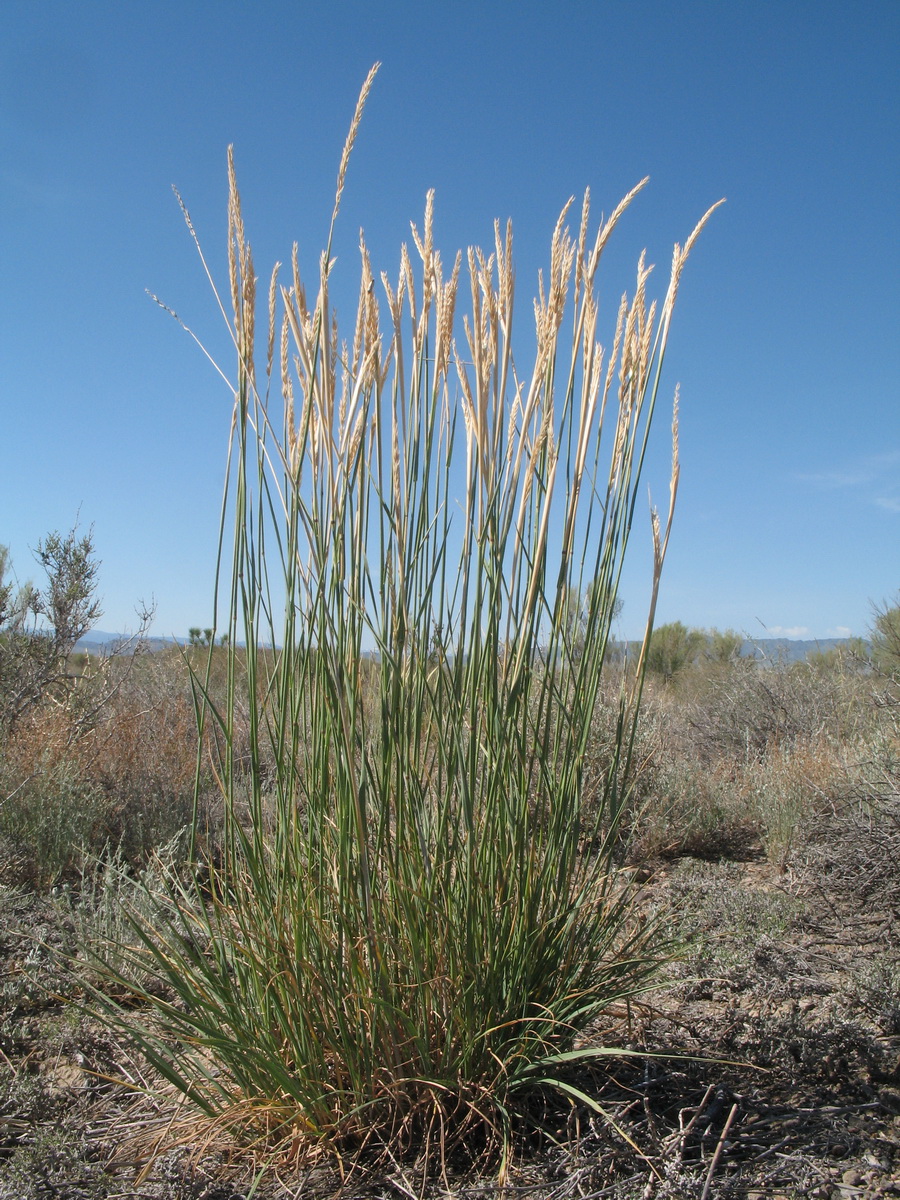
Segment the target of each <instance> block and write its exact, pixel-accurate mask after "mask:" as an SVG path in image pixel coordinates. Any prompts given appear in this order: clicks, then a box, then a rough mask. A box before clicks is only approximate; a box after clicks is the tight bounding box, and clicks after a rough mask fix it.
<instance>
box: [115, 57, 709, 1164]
mask: <svg viewBox="0 0 900 1200" xmlns="http://www.w3.org/2000/svg"><path fill="white" fill-rule="evenodd" d="M373 77H374V69H373V72H372V74H370V76H369V78H368V80H367V81H366V84H365V86H364V88H363V90H362V93H361V95H360V100H359V104H358V106H357V110H356V113H355V116H354V119H353V123H352V125H351V129H350V134H349V136H348V140H347V143H346V146H345V148H344V154H343V157H342V159H341V163H340V170H339V174H338V186H337V196H336V201H335V206H334V213H333V215H332V221H331V232H330V233H329V237H328V241H327V244H326V248H325V250H324V252H323V253H322V255H321V259H320V265H319V277H318V281H317V287H316V293H315V299H314V300H313V302H312V303H310V302H309V301H308V292H307V289H306V287H305V286H304V284H303V282H302V280H301V277H300V271H299V266H298V261H297V253H296V248H295V251H294V255H293V259H292V263H291V265H290V268H289V269H288V271H287V276H288V282H287V283H286V284H281V283H280V281H279V279H280V275H279V267H278V266H276V268H275V271H274V272H273V274H272V276H271V282H270V285H269V290H268V297H267V313H268V330H267V333H266V335H265V337H264V343H265V353H264V355H262V356H261V357H262V358H263V359H264V365H263V364H262V363H260V364H259V365H258V364H257V358H256V342H257V332H256V312H257V297H256V275H255V271H254V266H253V261H252V256H251V251H250V247H249V244H248V241H247V239H246V236H245V232H244V225H243V219H242V215H241V205H240V197H239V192H238V187H237V183H236V179H235V173H234V166H233V161H232V159H231V155H230V154H229V179H230V199H229V267H230V291H231V309H232V316H231V317H230V318H228V320H229V325H230V327H231V329H232V333H233V337H234V343H235V347H236V351H237V385H236V387H235V406H234V417H233V439H232V449H231V455H230V458H229V465H228V475H227V479H228V483H227V489H226V501H225V506H224V509H223V525H222V529H223V535H222V542H221V551H220V571H221V579H222V581H224V583H225V591H226V592H227V593H228V596H229V600H228V606H227V612H224V613H222V614H221V615H220V617H219V619H218V620H217V631H216V632H217V634H222V633H227V643H226V646H227V649H226V650H224V651H223V650H222V649H218V650H217V651H216V654H217V655H220V656H221V655H222V654H226V655H227V658H228V680H227V687H226V689H225V693H226V699H225V701H224V702H223V703H213V701H212V698H211V696H210V694H209V692H208V689H206V687H205V683H204V677H203V673H202V672H199V673H198V674H197V675H196V677H195V687H196V695H197V706H198V716H199V718H200V720H201V722H205V723H207V724H209V725H212V726H214V727H215V730H216V732H217V737H218V742H219V745H220V747H221V754H220V760H219V765H218V772H219V779H220V784H221V788H222V791H223V795H224V800H225V836H224V850H223V853H222V856H221V859H220V860H219V861H218V862H217V863H215V864H213V865H212V867H211V869H210V871H209V873H208V875H206V876H205V877H204V879H203V881H202V882H203V886H202V887H201V886H199V885H198V884H196V883H194V882H192V881H191V880H188V881H187V882H185V881H184V880H183V879H182V880H180V881H179V879H178V878H177V876H176V875H175V874H170V876H169V878H168V883H167V884H166V885H165V887H162V888H160V889H159V891H160V902H159V904H158V905H157V910H156V912H155V913H154V915H153V916H152V917H150V918H148V917H147V916H146V915H142V908H141V906H140V905H139V906H137V907H136V908H135V910H134V912H133V915H132V932H131V936H130V938H127V939H123V940H122V942H121V943H120V944H118V945H117V946H116V947H115V948H114V953H113V952H110V953H109V954H108V955H107V966H106V980H107V982H106V985H104V986H101V987H99V988H97V990H96V994H97V997H98V999H99V1000H100V1002H101V1004H105V1007H106V1013H107V1016H108V1017H110V1018H111V1019H112V1020H113V1021H116V1022H118V1023H119V1024H120V1025H123V1026H124V1027H125V1028H127V1029H128V1030H129V1031H130V1032H131V1034H132V1036H134V1037H136V1038H137V1040H138V1042H139V1044H140V1046H141V1048H142V1049H143V1051H144V1053H145V1054H146V1055H147V1057H148V1058H149V1059H150V1061H151V1062H152V1063H153V1065H154V1066H155V1067H156V1068H157V1070H158V1071H159V1072H160V1073H161V1075H162V1076H163V1077H164V1078H165V1079H166V1080H167V1081H168V1082H169V1083H170V1084H171V1085H173V1086H174V1087H175V1088H176V1089H177V1090H178V1091H180V1092H181V1093H183V1094H184V1095H186V1096H188V1097H189V1098H190V1099H191V1101H193V1102H194V1104H195V1105H197V1106H199V1108H200V1109H201V1110H202V1111H203V1112H205V1114H206V1115H207V1117H208V1119H209V1122H210V1131H211V1132H212V1131H227V1132H229V1134H234V1135H236V1136H239V1137H242V1138H243V1139H245V1140H247V1141H250V1142H255V1143H256V1144H257V1145H260V1146H262V1145H265V1146H266V1147H271V1148H273V1150H274V1151H277V1152H281V1153H283V1154H284V1155H286V1156H288V1157H293V1158H295V1159H296V1160H298V1161H299V1160H301V1159H302V1160H304V1161H306V1160H308V1159H309V1157H310V1156H311V1155H312V1156H315V1155H316V1154H318V1153H327V1154H332V1153H337V1154H339V1155H347V1154H350V1155H351V1156H352V1155H357V1154H361V1153H368V1152H373V1153H375V1154H376V1155H377V1154H378V1153H390V1154H393V1155H396V1154H400V1153H404V1152H407V1151H410V1150H413V1149H418V1150H423V1149H424V1156H425V1157H424V1161H425V1162H426V1163H427V1161H428V1157H429V1155H430V1154H431V1153H435V1154H437V1153H438V1152H440V1154H442V1155H446V1154H448V1153H449V1152H450V1151H451V1150H452V1148H453V1147H454V1146H457V1145H460V1144H463V1143H464V1144H466V1145H467V1147H468V1148H469V1149H470V1150H471V1149H472V1148H473V1147H478V1146H480V1147H483V1148H484V1149H485V1150H486V1151H494V1150H500V1151H501V1152H502V1156H503V1161H505V1156H506V1154H507V1153H508V1150H509V1147H510V1139H511V1134H512V1130H513V1126H514V1121H515V1114H516V1111H517V1107H518V1105H519V1098H520V1097H522V1096H524V1095H525V1094H527V1093H528V1092H529V1091H533V1090H534V1089H536V1088H537V1089H546V1088H550V1087H553V1088H557V1089H560V1090H561V1091H563V1092H567V1093H568V1094H569V1095H570V1096H571V1097H572V1098H577V1099H579V1100H581V1101H583V1102H586V1103H588V1104H593V1103H594V1102H593V1101H591V1100H590V1098H589V1097H587V1096H586V1095H584V1094H582V1093H581V1092H580V1091H579V1090H578V1089H577V1087H576V1086H575V1085H574V1084H573V1083H572V1081H571V1077H569V1076H567V1071H568V1069H569V1067H570V1066H571V1065H572V1064H573V1063H574V1062H576V1061H578V1060H579V1059H580V1058H581V1057H591V1056H593V1057H597V1056H600V1055H602V1054H604V1053H607V1052H608V1051H609V1047H605V1046H600V1047H596V1048H593V1049H587V1048H580V1049H577V1050H576V1049H575V1048H574V1046H575V1042H576V1037H577V1035H579V1034H581V1033H583V1031H584V1030H585V1028H586V1027H587V1026H588V1025H589V1024H590V1022H591V1021H592V1020H594V1019H595V1018H596V1017H597V1016H598V1015H599V1014H600V1013H602V1012H604V1011H606V1010H608V1009H609V1008H610V1007H611V1006H614V1005H616V1004H617V1003H619V1002H622V1001H627V1000H629V999H630V998H632V997H634V996H637V995H639V994H641V993H642V992H644V991H645V990H646V989H647V988H649V987H651V986H652V985H653V983H654V980H655V978H656V974H657V969H658V967H659V965H660V963H661V961H663V960H664V959H665V957H666V954H667V952H668V947H667V944H666V941H665V938H664V937H663V935H662V934H661V932H660V929H659V928H658V927H657V926H654V925H653V924H649V925H647V924H642V923H641V922H640V921H639V920H637V919H636V916H635V912H634V907H633V903H632V895H631V893H630V892H629V890H628V888H627V886H625V884H624V883H623V882H622V881H621V880H620V878H619V877H618V876H617V874H616V871H615V869H614V865H613V862H612V857H611V847H612V845H613V841H614V838H615V833H616V827H617V823H618V819H619V814H620V813H621V812H622V811H623V806H624V804H625V801H626V795H625V792H626V790H627V778H628V770H627V768H628V760H629V756H630V753H631V747H632V743H633V738H634V728H635V721H636V719H637V713H638V706H639V700H640V682H641V678H642V671H640V670H639V671H638V672H637V675H636V677H634V678H633V681H632V683H631V684H630V685H629V687H628V688H623V691H622V693H621V696H620V699H619V709H618V719H617V727H616V734H615V745H614V748H613V752H612V755H611V759H610V762H609V766H608V770H607V772H606V778H605V781H604V783H603V797H602V802H601V803H599V804H598V803H596V801H595V802H594V804H593V805H592V808H591V814H592V815H591V818H590V822H589V823H588V824H589V825H590V824H591V823H593V825H594V828H593V829H592V828H590V827H588V828H585V819H584V804H583V800H584V769H585V755H586V750H587V743H588V739H589V737H590V728H591V719H592V715H593V711H594V706H595V703H596V700H597V697H598V693H599V689H600V681H601V672H602V668H603V664H604V657H605V654H606V650H607V644H608V639H609V636H610V625H611V621H612V618H613V612H614V606H615V601H616V594H617V585H618V580H619V574H620V571H621V567H622V561H623V555H624V553H625V549H626V544H627V542H628V537H629V533H630V530H631V526H632V521H633V518H634V513H635V506H636V504H637V496H638V490H639V479H640V475H641V468H642V464H643V461H644V456H645V452H646V449H647V445H648V436H649V431H650V425H651V420H652V418H653V413H654V409H655V406H656V403H657V395H658V390H659V386H660V373H661V368H662V363H663V357H664V354H665V349H666V343H667V339H668V335H669V328H670V322H671V318H672V311H673V305H674V303H675V298H676V293H677V291H678V285H679V279H680V276H681V272H682V267H683V265H684V262H685V259H686V258H687V256H688V253H689V252H690V250H691V248H692V246H693V244H694V241H695V239H696V237H697V235H698V234H699V232H700V229H701V228H702V226H703V224H704V223H705V221H706V219H707V218H706V217H704V218H703V220H702V221H701V222H700V224H699V225H698V226H697V228H696V229H695V230H694V232H693V233H692V234H691V236H690V237H689V239H688V241H687V242H686V244H685V245H684V247H680V246H676V247H675V253H674V258H673V263H672V270H671V276H670V280H669V285H668V290H667V293H666V296H665V299H664V301H663V302H662V305H661V306H660V307H659V308H657V305H656V304H655V303H651V302H650V301H649V300H648V297H647V283H648V278H649V276H650V267H649V266H648V265H647V264H646V262H645V260H644V257H643V256H642V257H641V259H640V262H639V264H638V269H637V278H636V284H635V289H634V292H633V294H632V295H631V297H630V298H627V297H623V299H622V302H621V304H620V306H619V309H618V313H617V316H616V320H615V324H614V329H613V335H612V344H611V348H610V349H608V350H607V351H604V350H603V348H602V347H601V346H600V344H599V343H598V341H597V324H598V302H597V293H596V283H595V280H596V276H597V271H598V267H599V264H600V260H601V255H602V253H603V250H604V247H605V246H606V243H607V241H608V239H609V237H610V235H611V234H612V232H613V230H614V228H615V226H616V224H617V223H618V221H619V219H620V217H621V216H622V214H623V213H624V212H625V210H626V209H627V207H628V206H629V205H630V204H631V202H632V200H633V199H634V197H635V195H636V194H637V192H638V191H639V190H640V188H641V187H643V183H641V184H639V185H638V187H637V188H635V189H634V190H633V191H632V192H630V193H629V194H628V195H627V196H626V197H625V199H624V200H623V201H622V202H621V203H620V204H619V205H618V207H617V208H616V209H615V210H614V211H613V213H612V215H611V216H610V217H609V218H608V219H607V220H606V221H603V222H601V224H600V227H599V229H598V231H597V232H596V234H594V235H591V233H590V231H589V227H590V206H589V197H588V195H587V194H586V195H585V198H584V202H583V206H582V210H581V215H580V221H579V226H578V233H577V236H575V237H574V238H573V237H572V236H570V233H569V230H568V228H567V226H566V219H567V215H568V212H569V205H566V207H565V208H564V210H563V212H562V214H561V216H560V219H559V221H558V223H557V225H556V228H555V230H554V232H553V237H552V243H551V252H550V265H549V271H548V274H547V277H546V279H543V278H542V279H541V281H540V286H539V294H538V297H537V299H536V301H535V304H534V318H535V341H534V347H535V348H534V358H533V365H532V367H531V369H530V371H528V372H527V373H525V374H523V375H520V373H519V371H518V369H517V367H516V364H515V361H514V358H513V351H512V345H513V341H512V338H513V332H512V331H513V301H514V273H513V263H512V231H511V227H510V226H509V225H508V226H507V227H506V228H505V229H504V228H502V227H501V226H500V225H499V224H498V225H497V226H496V227H495V231H494V232H495V240H494V246H493V249H492V251H491V252H490V253H485V252H482V251H481V250H478V249H470V250H469V251H468V254H467V256H466V258H465V260H463V257H462V256H461V255H457V256H456V258H455V260H454V261H453V262H452V264H450V265H449V267H448V266H447V264H445V262H444V261H443V260H442V258H441V256H440V254H439V252H438V250H437V249H436V248H435V245H434V225H433V197H432V196H431V195H429V196H428V200H427V205H426V211H425V218H424V224H423V226H422V228H421V229H420V230H419V229H416V228H415V227H414V228H413V242H414V249H413V252H412V254H410V253H409V252H408V251H407V248H406V247H405V246H404V247H403V249H402V252H401V259H400V269H399V275H398V277H397V278H396V280H395V282H391V281H390V280H389V279H388V277H387V276H386V275H385V274H382V275H381V281H380V282H381V289H379V287H378V283H377V282H376V279H375V277H374V274H373V269H372V266H371V263H370V259H369V254H368V251H367V249H366V245H365V242H364V240H363V239H362V238H361V241H360V255H361V263H362V268H361V280H360V291H359V304H358V310H357V316H356V322H355V327H354V329H353V331H352V336H351V339H350V340H349V342H344V341H342V340H341V338H340V335H339V332H338V325H337V321H336V318H335V316H334V313H333V310H332V303H331V285H332V272H333V269H334V262H333V260H332V241H331V234H332V233H333V230H334V222H335V219H336V217H337V214H338V208H339V204H340V198H341V193H342V190H343V187H344V182H345V177H346V171H347V164H348V160H349V156H350V151H351V149H352V146H353V143H354V140H355V138H356V134H357V130H358V127H359V122H360V117H361V114H362V109H363V105H364V103H365V99H366V96H367V94H368V91H369V88H370V86H371V83H372V79H373ZM644 182H646V181H644ZM185 215H186V216H187V213H185ZM708 215H709V214H707V217H708ZM188 224H189V227H190V220H189V218H188ZM191 232H192V233H193V229H192V227H191ZM414 257H415V258H417V259H418V262H417V264H416V266H414V263H413V259H414ZM204 263H205V260H204ZM463 291H465V292H466V294H467V299H468V305H467V311H466V313H465V315H464V316H463V317H462V320H461V322H460V319H459V316H458V308H460V307H461V292H463ZM379 294H381V295H383V299H379ZM220 305H221V302H220ZM222 309H223V315H224V312H225V306H224V305H222ZM567 318H568V319H571V320H572V324H571V326H569V324H568V319H567ZM457 334H459V335H460V340H459V341H457V337H456V335H457ZM260 340H261V341H262V340H263V338H260ZM279 394H280V401H281V403H279ZM673 433H674V453H673V466H672V478H671V488H670V503H669V506H668V512H667V515H665V516H664V518H663V519H662V520H661V519H660V518H659V517H658V516H657V514H656V513H655V512H654V513H653V515H652V534H653V546H654V572H653V577H652V580H651V586H650V605H649V608H650V619H649V621H648V637H649V630H650V627H651V624H652V615H653V608H654V606H655V600H656V591H657V587H658V584H659V576H660V571H661V568H662V564H663V559H664V556H665V551H666V544H667V541H668V536H669V529H670V526H671V519H672V508H673V506H674V502H675V494H676V490H677V484H678V456H677V403H676V423H674V424H673ZM229 527H233V544H232V548H231V550H230V551H229V549H228V548H227V543H228V540H229V539H228V537H227V529H228V528H229ZM573 595H577V596H579V597H580V596H586V598H587V599H586V606H585V610H584V612H583V613H582V614H580V618H579V621H578V622H577V626H578V628H577V631H575V623H573V621H572V619H571V613H570V612H569V611H568V609H569V606H570V600H571V597H572V596H573ZM576 634H577V636H576ZM265 647H268V648H269V649H264V648H265ZM272 647H276V649H275V650H274V651H273V650H272V649H271V648H272ZM645 650H646V641H645ZM210 661H212V652H210ZM238 725H240V729H241V736H240V739H238V737H237V735H236V730H237V728H238ZM623 780H625V781H626V782H625V783H624V784H623ZM123 956H124V957H123ZM117 964H118V965H117ZM148 967H149V968H151V971H152V974H154V975H155V976H156V977H157V980H162V981H163V982H164V983H165V985H166V988H165V989H163V990H160V988H159V987H155V988H146V989H142V988H140V987H136V986H135V985H134V982H133V981H134V980H135V979H136V978H138V977H140V976H141V974H142V972H146V971H147V969H148ZM110 984H115V985H116V986H115V987H114V988H113V987H108V985H110ZM105 988H107V989H108V992H107V990H105ZM123 988H124V989H126V990H127V991H129V992H130V995H131V999H130V1000H129V1001H128V1004H127V1005H124V1004H123V1003H122V1002H121V994H122V989H123ZM114 997H118V999H116V998H114ZM135 997H137V999H139V1000H143V1001H145V1002H146V1004H147V1005H148V1006H149V1010H145V1011H149V1016H146V1017H141V1016H140V1012H141V1010H140V1008H138V1009H135V1007H134V998H135Z"/></svg>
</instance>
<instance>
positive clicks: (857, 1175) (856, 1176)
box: [841, 1167, 862, 1187]
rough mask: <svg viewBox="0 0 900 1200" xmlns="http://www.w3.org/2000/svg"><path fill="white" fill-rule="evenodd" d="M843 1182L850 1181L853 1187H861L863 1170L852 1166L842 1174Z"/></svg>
mask: <svg viewBox="0 0 900 1200" xmlns="http://www.w3.org/2000/svg"><path fill="white" fill-rule="evenodd" d="M841 1183H849V1185H850V1186H851V1187H859V1185H860V1184H861V1183H862V1171H858V1170H857V1169H856V1167H851V1168H850V1169H849V1170H848V1171H845V1172H844V1173H843V1175H842V1176H841Z"/></svg>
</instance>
